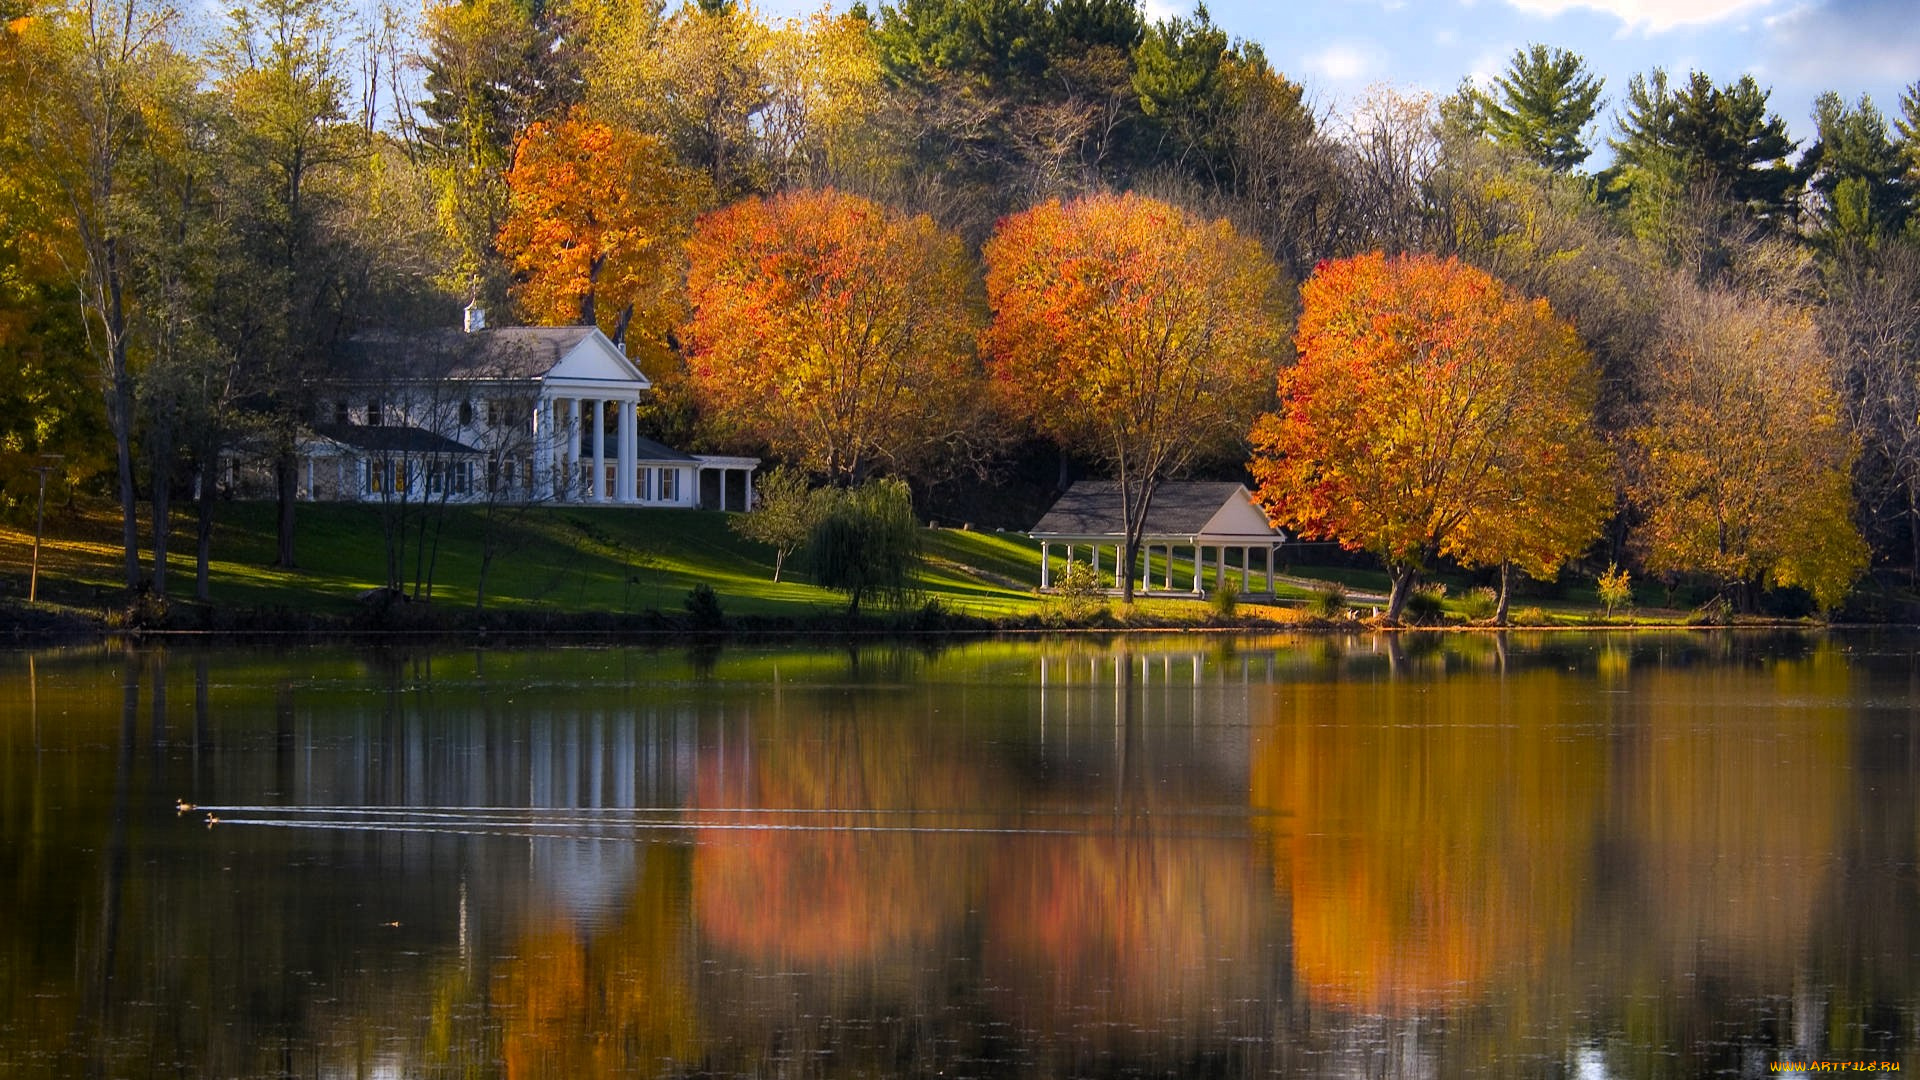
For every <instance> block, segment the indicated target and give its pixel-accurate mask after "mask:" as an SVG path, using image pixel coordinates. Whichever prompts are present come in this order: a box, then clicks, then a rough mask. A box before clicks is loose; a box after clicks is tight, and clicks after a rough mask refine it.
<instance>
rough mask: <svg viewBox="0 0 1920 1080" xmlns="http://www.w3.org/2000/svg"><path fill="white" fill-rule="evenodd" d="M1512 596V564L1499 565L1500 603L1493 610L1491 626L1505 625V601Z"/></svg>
mask: <svg viewBox="0 0 1920 1080" xmlns="http://www.w3.org/2000/svg"><path fill="white" fill-rule="evenodd" d="M1512 595H1513V563H1511V562H1503V563H1501V564H1500V602H1499V603H1498V604H1495V605H1494V608H1493V625H1495V626H1505V625H1507V599H1508V597H1510V596H1512Z"/></svg>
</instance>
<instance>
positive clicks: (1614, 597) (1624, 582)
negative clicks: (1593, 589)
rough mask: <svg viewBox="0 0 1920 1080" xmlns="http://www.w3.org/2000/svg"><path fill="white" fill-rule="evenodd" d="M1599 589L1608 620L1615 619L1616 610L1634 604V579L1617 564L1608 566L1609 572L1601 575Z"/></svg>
mask: <svg viewBox="0 0 1920 1080" xmlns="http://www.w3.org/2000/svg"><path fill="white" fill-rule="evenodd" d="M1597 587H1598V591H1599V594H1600V602H1601V603H1602V604H1605V605H1606V608H1607V617H1608V618H1612V617H1613V609H1614V608H1617V607H1626V606H1627V605H1628V604H1631V603H1633V582H1632V579H1631V578H1629V577H1628V576H1627V572H1626V571H1625V570H1624V569H1622V568H1621V567H1620V566H1619V565H1618V564H1617V563H1608V564H1607V571H1606V573H1604V574H1601V575H1600V577H1599V580H1598V582H1597Z"/></svg>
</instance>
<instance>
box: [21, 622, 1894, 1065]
mask: <svg viewBox="0 0 1920 1080" xmlns="http://www.w3.org/2000/svg"><path fill="white" fill-rule="evenodd" d="M1917 703H1920V638H1913V637H1898V636H1879V635H1875V636H1865V635H1863V636H1806V637H1802V636H1795V635H1734V634H1717V635H1709V634H1701V635H1692V636H1686V635H1671V636H1642V635H1634V636H1628V635H1604V636H1598V635H1597V636H1569V635H1557V636H1551V637H1542V636H1534V637H1529V636H1526V635H1518V634H1516V635H1512V636H1510V637H1507V638H1504V639H1502V638H1496V637H1494V636H1491V635H1485V636H1479V635H1448V636H1437V637H1419V636H1404V637H1391V638H1390V637H1353V638H1338V637H1306V636H1303V637H1257V638H1253V637H1241V638H1213V637H1202V636H1182V637H1165V638H1130V639H1123V640H1113V641H1097V640H1074V641H1056V642H1031V643H1030V642H1021V643H1003V642H987V643H978V644H967V645H961V646H957V647H953V648H948V649H944V650H939V651H926V650H916V649H913V648H908V647H891V648H888V647H877V648H861V649H858V650H846V649H838V650H836V649H829V648H812V649H809V648H792V647H786V648H772V647H767V648H758V647H728V648H726V649H725V650H723V651H719V652H710V653H704V654H690V653H687V652H685V651H673V650H665V651H661V650H646V649H585V648H581V649H559V648H556V649H547V650H540V651H526V652H515V651H498V650H488V651H477V652H476V651H461V650H456V649H442V650H434V651H417V652H408V651H388V652H360V651H352V650H347V649H337V648H328V649H285V650H259V651H250V652H248V651H194V650H183V649H169V650H164V651H162V650H137V651H120V650H99V649H90V650H78V651H64V652H42V653H35V654H20V653H16V654H10V655H6V656H0V785H3V786H0V1075H4V1076H7V1077H37V1076H50V1077H54V1076H58V1077H65V1076H103V1077H148V1076H168V1077H174V1076H214V1077H251V1076H299V1077H413V1076H423V1077H436V1076H460V1077H491V1076H510V1077H588V1076H599V1075H641V1076H650V1075H754V1076H802V1077H810V1076H894V1075H927V1076H931V1075H936V1074H939V1075H946V1076H1027V1075H1040V1076H1056V1075H1058V1076H1132V1075H1156V1076H1158V1075H1207V1076H1243V1075H1271V1074H1283V1075H1302V1076H1342V1077H1347V1076H1352V1077H1359V1076H1366V1077H1401V1076H1416V1077H1427V1076H1431V1077H1451V1076H1483V1075H1484V1076H1529V1077H1530V1076H1570V1077H1664V1076H1676V1077H1678V1076H1704V1075H1737V1076H1764V1075H1776V1074H1775V1073H1773V1072H1772V1071H1771V1070H1772V1069H1773V1068H1774V1067H1775V1066H1776V1065H1778V1064H1780V1063H1785V1062H1807V1061H1813V1062H1822V1061H1826V1062H1836V1061H1837V1062H1846V1063H1858V1062H1876V1061H1877V1062H1894V1063H1898V1064H1900V1065H1901V1066H1903V1067H1904V1070H1905V1071H1909V1072H1910V1071H1912V1070H1914V1069H1916V1068H1920V1050H1917V1049H1916V1048H1920V873H1916V858H1917V857H1920V850H1917V848H1916V838H1917V836H1920V828H1917V826H1920V754H1916V749H1915V738H1916V735H1920V730H1917V728H1920V724H1917V723H1916V717H1917V716H1920V713H1916V704H1917ZM176 800H186V801H188V802H191V803H194V804H197V805H198V806H199V809H195V810H192V811H189V812H184V813H183V812H177V811H176V809H175V802H176ZM209 813H212V814H214V815H217V816H218V817H219V819H220V821H219V823H218V824H215V825H212V826H211V827H209V825H208V823H207V816H208V814H209Z"/></svg>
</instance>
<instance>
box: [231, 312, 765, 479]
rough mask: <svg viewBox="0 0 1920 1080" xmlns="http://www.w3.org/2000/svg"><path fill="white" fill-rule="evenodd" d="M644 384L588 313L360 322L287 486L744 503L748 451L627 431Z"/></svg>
mask: <svg viewBox="0 0 1920 1080" xmlns="http://www.w3.org/2000/svg"><path fill="white" fill-rule="evenodd" d="M652 386H653V384H652V382H651V381H650V380H648V378H647V377H646V376H645V375H644V374H642V373H641V371H640V369H639V368H637V367H635V366H634V364H633V362H632V361H630V360H628V359H627V357H626V355H625V354H624V353H623V352H622V351H621V350H620V349H619V347H617V346H616V345H614V344H613V342H612V341H610V340H608V338H607V337H606V335H605V334H602V333H601V332H600V331H599V330H598V329H597V328H594V327H591V326H558V327H512V328H504V329H497V330H489V329H486V328H485V327H484V319H483V318H482V316H481V314H480V311H479V309H478V308H477V307H470V308H468V311H467V329H466V330H465V332H459V331H443V332H438V333H427V334H407V335H401V334H367V335H363V336H361V337H357V338H355V339H354V340H353V341H352V342H351V343H350V344H349V347H348V351H347V356H346V357H345V360H344V363H343V365H342V367H341V368H340V369H339V370H337V371H336V373H335V377H333V378H330V379H328V380H326V381H325V382H323V383H320V384H318V385H316V387H315V391H314V395H315V401H314V407H313V410H312V415H311V424H310V430H311V434H310V435H309V436H308V437H306V438H304V439H302V440H301V442H300V445H299V449H298V465H297V468H298V477H297V486H298V492H299V496H300V497H301V498H303V499H317V500H356V501H361V502H382V501H395V500H401V499H405V500H409V501H416V502H418V501H425V502H437V501H442V500H445V501H449V502H484V501H488V500H495V501H504V502H519V503H526V502H561V503H570V504H585V505H594V504H608V505H615V504H617V505H625V506H667V507H688V508H694V507H700V508H708V509H727V510H746V509H748V508H750V507H751V506H752V504H753V471H754V469H755V468H757V467H758V466H759V464H760V459H758V458H751V457H723V456H714V455H707V454H687V453H682V452H680V451H678V450H675V449H672V448H671V447H668V446H665V445H662V444H661V443H658V442H655V441H653V440H651V439H647V438H643V437H642V436H641V435H640V434H639V432H638V429H637V423H636V421H637V417H636V415H635V414H636V410H637V409H638V407H639V405H640V401H641V399H642V398H643V397H644V396H645V395H646V394H647V393H648V392H649V391H650V390H651V389H652ZM246 471H249V470H247V469H246V468H245V467H244V466H240V465H237V464H236V466H234V468H233V469H232V471H230V472H229V481H230V482H231V483H234V484H236V485H237V486H241V487H252V486H254V484H252V483H249V482H248V478H246V477H245V476H244V475H243V474H244V473H245V472H246Z"/></svg>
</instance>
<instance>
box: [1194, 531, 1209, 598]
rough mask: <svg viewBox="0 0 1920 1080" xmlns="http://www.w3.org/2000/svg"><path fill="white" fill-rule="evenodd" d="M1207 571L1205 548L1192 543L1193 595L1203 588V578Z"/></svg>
mask: <svg viewBox="0 0 1920 1080" xmlns="http://www.w3.org/2000/svg"><path fill="white" fill-rule="evenodd" d="M1206 572H1207V549H1206V548H1204V547H1202V546H1200V545H1199V544H1197V543H1196V544H1194V545H1193V595H1195V596H1199V595H1200V594H1201V593H1202V592H1204V591H1206V590H1205V585H1206V582H1205V581H1204V580H1203V578H1204V576H1205V574H1206Z"/></svg>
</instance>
